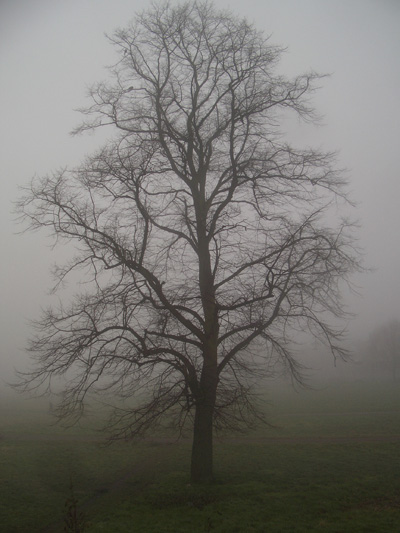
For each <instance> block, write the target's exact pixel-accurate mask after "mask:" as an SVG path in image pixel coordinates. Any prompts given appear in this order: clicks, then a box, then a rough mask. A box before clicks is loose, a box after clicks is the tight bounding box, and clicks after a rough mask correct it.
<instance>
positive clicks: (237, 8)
mask: <svg viewBox="0 0 400 533" xmlns="http://www.w3.org/2000/svg"><path fill="white" fill-rule="evenodd" d="M215 4H216V5H217V6H218V7H223V8H225V7H230V8H231V9H232V10H233V11H234V12H235V13H236V14H237V15H240V16H246V17H247V18H248V19H249V20H250V21H254V22H255V23H256V25H257V27H258V28H259V29H262V30H264V31H265V32H266V33H267V34H270V35H271V42H272V43H274V44H279V45H283V46H286V47H287V48H288V50H287V52H286V54H285V56H284V57H283V60H282V64H281V66H280V69H281V70H282V71H283V72H285V73H289V74H299V73H302V72H304V71H309V70H315V71H317V72H319V73H329V74H331V77H329V78H325V79H324V80H323V82H322V88H321V90H320V91H319V92H318V93H317V94H316V96H315V105H316V107H317V110H318V111H319V112H320V113H321V114H323V115H324V120H323V126H319V127H318V128H312V129H311V128H309V127H307V128H298V127H292V126H290V128H289V129H290V131H288V135H289V137H290V139H291V140H294V141H296V140H298V141H299V142H300V143H302V144H307V145H308V144H310V145H314V146H316V147H322V148H324V149H333V150H338V151H339V156H338V166H339V167H345V168H347V172H348V176H349V178H350V183H351V187H350V188H351V190H352V194H353V198H354V199H355V200H356V201H357V202H358V204H359V205H358V209H357V212H356V217H357V218H358V220H359V222H360V225H361V227H360V230H359V238H360V245H361V246H362V247H363V249H364V255H365V264H366V265H367V266H369V267H373V268H374V269H375V270H374V271H373V272H371V273H369V274H364V275H363V276H361V277H359V278H357V280H356V281H357V283H358V285H359V287H360V292H361V296H360V297H359V298H358V299H354V298H353V297H351V298H350V297H349V305H350V306H351V309H352V310H353V311H355V312H357V313H358V315H359V317H358V318H357V319H356V320H355V321H354V323H353V324H352V325H351V326H350V328H351V329H352V331H353V332H354V334H355V335H357V336H362V335H368V332H369V330H370V329H371V328H373V327H374V326H375V325H377V324H381V323H382V322H384V321H385V320H389V319H391V318H400V279H399V275H400V237H399V231H400V179H399V177H400V176H399V165H400V100H399V96H400V59H399V57H400V31H399V28H400V2H399V1H398V0H375V1H373V0H245V1H243V0H241V1H238V0H231V1H229V2H228V1H226V0H216V1H215ZM147 5H148V2H145V1H139V0H68V1H65V0H0V79H1V84H0V106H1V120H0V180H1V189H0V207H1V209H0V216H1V225H0V239H1V267H0V268H1V276H0V280H1V282H0V283H1V285H0V292H1V294H0V298H1V321H0V334H1V342H0V379H1V378H3V379H10V376H11V375H12V373H11V369H12V366H13V365H14V363H16V364H20V362H21V361H23V360H26V355H25V354H24V351H23V348H24V345H25V342H26V338H27V336H28V334H29V328H28V326H27V320H28V319H29V318H34V317H35V316H37V315H38V313H39V311H40V308H41V307H43V306H46V304H47V301H48V296H47V295H46V291H47V290H48V289H49V288H50V286H51V277H50V272H49V270H50V267H51V265H52V264H53V263H54V262H55V261H56V260H57V258H58V257H60V254H61V253H62V251H59V250H57V249H56V250H51V249H50V248H49V246H48V244H49V241H48V240H46V238H45V236H44V235H43V234H40V233H36V234H32V233H28V234H26V235H22V236H19V235H16V232H17V231H18V227H17V226H16V224H15V222H14V221H13V219H14V218H15V217H14V215H12V213H11V211H12V201H14V200H15V199H16V198H17V196H18V186H21V185H24V184H25V185H26V184H27V183H28V182H29V180H30V178H32V177H33V176H34V175H39V176H41V175H44V174H46V173H49V172H51V170H54V169H58V168H61V167H65V166H67V165H68V166H73V165H74V164H77V163H78V162H79V161H80V160H81V158H82V157H83V156H84V154H86V153H88V152H90V151H91V150H92V149H93V148H94V147H96V146H98V145H99V144H100V143H101V139H102V136H98V135H96V136H93V135H92V136H83V137H74V138H72V137H71V136H70V135H69V132H70V131H71V130H72V129H73V128H74V127H75V126H76V125H77V124H78V123H79V121H80V116H79V113H77V112H74V111H73V110H74V109H76V108H79V107H82V106H84V105H85V104H86V103H87V102H88V101H87V100H86V99H85V95H86V91H87V88H88V87H89V86H90V85H91V84H92V83H93V82H96V81H100V80H101V79H104V78H105V77H106V76H107V71H106V70H105V69H104V67H105V66H106V65H111V64H112V63H113V60H114V58H115V56H114V51H113V48H112V46H111V45H110V44H109V42H108V41H107V39H106V38H105V36H104V34H105V33H109V34H111V33H112V32H113V30H114V29H115V28H117V27H123V26H125V25H126V24H127V23H128V22H129V21H130V20H131V19H132V18H133V17H134V14H135V12H136V11H138V10H141V9H142V8H143V7H146V6H147Z"/></svg>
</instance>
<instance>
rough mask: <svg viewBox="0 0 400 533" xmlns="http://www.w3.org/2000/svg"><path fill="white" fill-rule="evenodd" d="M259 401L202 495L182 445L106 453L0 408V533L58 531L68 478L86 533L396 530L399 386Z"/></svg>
mask: <svg viewBox="0 0 400 533" xmlns="http://www.w3.org/2000/svg"><path fill="white" fill-rule="evenodd" d="M268 398H269V403H268V405H267V407H266V409H267V413H268V418H269V420H270V422H271V423H272V424H273V427H263V428H259V429H258V430H256V431H254V432H252V433H250V434H248V435H246V436H240V437H234V436H225V437H223V438H220V439H218V440H217V441H216V444H215V473H216V482H215V483H214V484H213V485H212V486H202V487H196V486H191V485H190V484H189V481H188V468H189V458H190V442H189V441H186V440H181V441H178V442H174V441H173V440H172V439H170V440H167V439H165V438H161V437H157V435H154V438H151V439H150V438H149V439H147V440H146V441H145V442H141V443H122V442H121V443H117V444H115V445H113V446H111V447H105V446H103V445H102V441H101V436H100V435H99V434H97V433H93V432H92V431H90V430H89V429H87V428H85V427H75V428H72V429H70V430H68V431H65V430H63V429H62V428H60V427H54V426H49V416H48V414H47V413H46V410H45V409H42V405H39V404H36V403H34V402H28V401H25V402H24V401H21V400H19V401H18V402H14V401H10V400H8V401H7V400H4V401H2V407H1V410H0V423H1V426H0V438H1V440H0V531H2V532H3V531H4V532H5V533H8V532H15V533H25V532H29V533H34V532H39V531H43V532H62V531H63V529H64V525H63V520H64V518H65V516H66V512H67V508H66V506H65V504H66V501H67V499H68V498H69V497H70V494H71V491H70V483H71V482H72V485H73V492H74V496H75V498H76V499H77V501H78V510H79V512H80V513H81V514H82V515H83V516H84V518H85V520H86V527H85V528H84V529H83V531H85V532H86V531H87V532H106V533H114V532H115V533H116V532H141V533H146V532H165V533H167V532H171V533H178V532H188V533H191V532H210V531H211V532H227V533H233V532H259V533H261V532H265V533H270V532H313V531H316V532H317V531H318V532H319V531H324V532H337V533H339V532H351V533H355V532H361V531H363V532H377V533H381V532H386V531H387V532H396V531H400V387H399V386H398V385H397V386H393V385H390V384H389V385H388V384H384V385H376V384H365V383H346V384H340V385H339V384H336V385H333V384H330V385H326V386H325V387H321V388H319V389H317V390H306V391H302V392H301V393H296V392H294V391H293V390H291V389H289V388H287V387H286V386H285V387H283V386H280V387H279V386H278V385H274V386H273V387H272V389H271V390H270V392H269V396H268ZM72 510H75V507H74V506H72Z"/></svg>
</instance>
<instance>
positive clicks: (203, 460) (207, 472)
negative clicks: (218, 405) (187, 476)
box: [191, 363, 217, 483]
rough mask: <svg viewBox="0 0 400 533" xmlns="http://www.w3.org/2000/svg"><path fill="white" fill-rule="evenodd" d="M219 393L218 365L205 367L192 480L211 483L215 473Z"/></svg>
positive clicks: (201, 383)
mask: <svg viewBox="0 0 400 533" xmlns="http://www.w3.org/2000/svg"><path fill="white" fill-rule="evenodd" d="M216 391H217V368H216V365H207V363H206V364H205V365H204V367H203V372H202V376H201V381H200V388H199V393H198V397H197V398H196V411H195V417H194V427H193V445H192V462H191V480H192V482H193V483H211V482H212V481H213V479H214V473H213V418H214V408H215V398H216Z"/></svg>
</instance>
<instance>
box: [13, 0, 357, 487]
mask: <svg viewBox="0 0 400 533" xmlns="http://www.w3.org/2000/svg"><path fill="white" fill-rule="evenodd" d="M111 42H112V44H113V45H114V46H115V48H116V49H117V52H118V54H119V56H118V57H119V59H118V61H117V63H116V64H115V65H114V66H113V67H112V68H111V74H112V81H110V82H106V83H99V84H97V85H95V86H94V87H93V88H92V90H91V92H90V97H91V105H90V106H89V107H88V108H87V109H85V110H83V113H84V115H85V119H84V122H83V124H82V125H81V126H80V127H79V128H78V129H77V131H76V133H79V132H83V131H86V130H93V129H96V128H100V127H111V128H112V129H113V130H114V132H115V136H114V137H113V139H112V140H110V141H109V142H108V143H107V144H106V145H105V146H104V147H103V148H102V149H100V150H99V151H98V152H96V153H95V154H94V155H92V156H90V157H88V158H87V159H86V160H85V161H84V163H83V164H82V165H81V166H80V167H79V168H76V169H73V170H65V171H62V172H56V173H54V174H52V175H50V176H48V177H45V178H43V179H34V180H33V182H32V184H31V186H30V187H29V188H28V189H27V191H26V195H25V196H24V197H23V198H22V199H21V202H20V205H19V209H22V210H23V212H24V216H25V218H26V219H27V220H28V222H29V227H30V228H32V229H37V228H47V229H48V230H49V231H50V232H51V234H52V235H53V236H55V238H56V239H57V240H58V241H59V242H60V243H63V242H65V241H67V242H69V241H72V242H74V243H76V249H77V255H76V256H75V257H74V259H73V260H72V261H71V262H70V263H69V264H67V265H65V266H64V267H60V268H59V269H58V271H57V273H56V275H57V279H58V281H60V282H61V281H63V280H64V279H65V278H66V277H67V276H68V275H69V274H70V273H71V272H73V271H77V270H78V271H79V272H80V275H81V276H82V277H83V278H84V279H85V280H86V282H87V283H88V287H87V289H86V290H85V292H84V293H83V292H81V293H79V294H78V295H77V296H76V298H75V299H74V300H73V301H72V303H70V304H68V305H67V304H65V306H61V307H60V308H59V309H56V310H54V309H50V310H49V311H47V312H46V313H45V314H44V316H43V317H42V319H41V320H40V321H39V322H38V323H37V327H38V334H37V336H36V337H35V338H34V339H33V341H32V344H31V346H30V351H31V353H32V354H33V357H34V358H35V359H36V361H37V366H36V367H35V370H34V371H33V372H31V373H30V374H29V375H28V376H25V378H26V381H25V385H27V386H32V385H34V386H36V385H38V384H41V383H43V382H46V383H51V381H52V379H53V378H54V376H59V375H66V376H70V379H69V381H67V384H66V391H65V396H64V403H63V408H64V410H63V411H62V414H63V415H66V414H73V413H76V412H78V413H79V412H80V411H81V410H82V408H83V402H84V399H85V396H86V395H87V393H88V391H90V390H96V388H97V389H100V390H104V389H105V388H108V389H110V390H113V391H115V392H116V393H118V394H120V395H121V396H124V397H134V396H135V395H137V394H138V391H145V392H146V394H143V395H141V396H140V398H142V400H143V401H142V402H141V403H139V404H136V405H135V407H133V408H131V409H127V410H125V411H124V410H117V411H115V413H114V416H115V418H114V422H115V427H114V430H115V434H116V436H119V437H125V438H126V437H131V436H133V435H137V434H140V433H143V432H144V431H145V430H147V429H148V428H150V427H151V426H153V425H154V424H156V423H158V422H159V421H160V419H161V417H162V416H163V415H165V414H167V413H169V414H170V416H171V417H174V420H175V423H176V424H177V426H178V427H180V428H181V427H182V426H183V425H184V424H185V421H192V422H193V450H192V466H191V477H192V480H193V481H207V480H210V479H212V476H213V461H212V448H213V445H212V442H213V428H217V429H218V428H222V427H229V428H231V427H236V426H237V425H238V424H240V423H241V422H243V421H244V422H247V423H249V422H251V421H252V420H253V419H254V417H256V416H257V410H256V407H255V404H254V402H253V401H252V383H253V381H254V378H255V377H257V376H259V375H261V374H263V373H265V374H273V372H274V366H275V365H276V364H277V362H280V364H283V365H284V366H285V367H286V369H287V370H288V371H289V372H290V373H291V375H292V376H293V378H294V379H295V380H298V381H300V380H301V366H300V365H299V364H298V362H297V361H296V358H295V357H294V355H293V354H292V352H291V350H290V342H291V341H292V340H293V339H295V338H296V336H297V332H299V331H304V330H309V331H311V332H312V334H314V335H316V336H317V337H319V338H322V339H323V341H324V342H326V343H327V344H328V345H329V346H330V348H331V350H332V352H333V353H334V354H335V355H343V351H342V350H341V348H340V346H339V342H338V341H339V337H340V333H339V332H338V331H336V330H335V328H334V327H331V326H330V325H329V322H328V321H327V319H328V318H329V316H330V317H332V316H333V317H342V316H343V312H344V311H343V307H342V304H341V301H340V298H339V288H340V284H341V280H347V279H348V276H349V274H350V273H351V272H352V271H353V270H354V269H357V268H358V265H357V260H356V253H355V251H354V248H353V245H352V239H351V236H350V233H349V231H348V230H349V229H350V224H348V223H347V222H346V221H343V220H339V218H338V217H337V219H336V221H335V223H332V222H331V223H328V222H327V220H328V218H327V216H326V213H327V211H328V210H330V209H331V207H330V206H331V205H332V202H333V200H335V199H336V200H338V199H340V198H343V196H344V194H345V192H344V189H343V187H344V186H345V180H344V179H343V178H342V176H341V174H340V173H339V172H336V171H335V169H334V167H333V156H332V154H330V153H321V152H320V151H316V150H313V149H306V150H304V149H301V150H300V149H295V148H293V147H291V146H289V145H288V144H286V143H285V142H283V141H282V138H281V137H282V136H281V134H280V131H279V118H280V116H281V115H280V114H281V113H282V112H286V110H291V111H293V112H294V113H295V114H297V115H298V116H300V117H301V118H302V119H304V120H306V121H310V120H313V119H314V118H315V117H314V112H313V109H312V107H310V105H309V102H308V96H309V95H310V93H311V92H312V91H313V90H314V84H315V82H316V80H318V76H317V75H316V74H314V73H310V74H305V75H301V76H299V77H296V78H294V79H286V78H285V77H283V76H281V75H277V74H276V72H275V71H276V65H277V62H278V60H279V57H280V54H281V52H282V49H281V48H279V47H277V46H273V45H272V44H270V43H269V40H268V38H265V37H264V36H263V34H262V33H260V32H259V31H257V30H256V29H255V28H254V27H253V26H252V25H250V24H249V23H247V22H246V20H241V19H238V18H235V17H234V16H233V15H232V14H231V13H229V12H221V11H217V10H216V9H215V8H214V7H213V5H212V4H210V3H208V2H186V3H183V4H181V5H179V6H172V5H171V4H169V3H166V4H161V5H153V6H152V7H151V9H149V10H148V11H144V12H142V13H141V14H139V15H138V16H137V18H136V20H135V22H134V23H133V24H132V25H131V26H129V27H128V28H127V29H121V30H118V31H116V33H115V34H114V35H113V37H111ZM90 276H91V277H90ZM72 370H73V373H72V374H71V373H70V372H71V371H72ZM71 376H72V377H71Z"/></svg>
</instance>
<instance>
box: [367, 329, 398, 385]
mask: <svg viewBox="0 0 400 533" xmlns="http://www.w3.org/2000/svg"><path fill="white" fill-rule="evenodd" d="M367 353H368V358H369V360H370V362H371V363H373V365H374V367H375V369H374V370H375V372H376V373H378V374H379V375H380V376H382V370H383V371H384V372H388V371H389V374H390V376H391V378H392V380H393V381H397V379H398V371H399V369H400V321H399V320H392V321H391V322H387V323H386V324H383V325H382V326H380V327H378V328H375V329H374V331H373V332H372V333H371V334H370V336H369V340H368V352H367Z"/></svg>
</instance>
